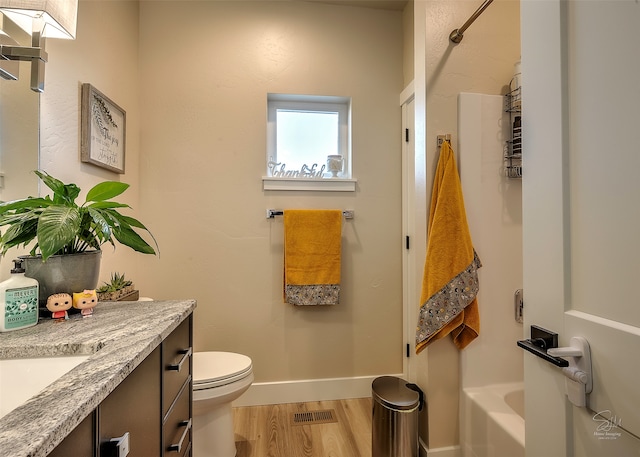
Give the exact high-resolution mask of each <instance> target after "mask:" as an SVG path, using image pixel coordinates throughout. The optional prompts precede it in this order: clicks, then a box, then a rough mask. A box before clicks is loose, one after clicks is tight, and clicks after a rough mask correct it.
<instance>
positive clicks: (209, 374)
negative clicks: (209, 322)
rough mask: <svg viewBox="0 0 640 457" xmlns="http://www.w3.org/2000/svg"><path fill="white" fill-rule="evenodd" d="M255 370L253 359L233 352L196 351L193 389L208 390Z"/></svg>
mask: <svg viewBox="0 0 640 457" xmlns="http://www.w3.org/2000/svg"><path fill="white" fill-rule="evenodd" d="M252 372H253V367H252V364H251V359H250V358H249V357H247V356H246V355H242V354H236V353H233V352H195V353H194V354H193V390H194V391H198V390H206V389H213V388H216V387H221V386H225V385H227V384H232V383H234V382H237V381H240V380H242V379H244V378H246V377H247V376H250V375H251V374H252Z"/></svg>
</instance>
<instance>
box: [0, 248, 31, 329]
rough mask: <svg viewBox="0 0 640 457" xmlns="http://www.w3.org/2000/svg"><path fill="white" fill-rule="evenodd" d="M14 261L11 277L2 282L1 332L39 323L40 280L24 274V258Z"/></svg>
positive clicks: (0, 305)
mask: <svg viewBox="0 0 640 457" xmlns="http://www.w3.org/2000/svg"><path fill="white" fill-rule="evenodd" d="M13 263H14V267H13V269H12V270H11V277H10V278H9V279H7V280H6V281H3V282H2V283H0V332H9V331H12V330H18V329H21V328H26V327H31V326H34V325H36V324H37V323H38V289H39V286H38V281H36V280H35V279H33V278H27V277H26V276H25V275H24V267H23V265H22V259H15V260H14V261H13Z"/></svg>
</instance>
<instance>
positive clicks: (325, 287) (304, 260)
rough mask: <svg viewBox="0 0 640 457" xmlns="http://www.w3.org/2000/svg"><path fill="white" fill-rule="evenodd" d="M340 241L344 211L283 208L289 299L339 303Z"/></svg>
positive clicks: (308, 303)
mask: <svg viewBox="0 0 640 457" xmlns="http://www.w3.org/2000/svg"><path fill="white" fill-rule="evenodd" d="M341 241H342V211H340V210H285V211H284V299H285V302H286V303H291V304H293V305H335V304H338V303H339V298H340V259H341V250H342V243H341Z"/></svg>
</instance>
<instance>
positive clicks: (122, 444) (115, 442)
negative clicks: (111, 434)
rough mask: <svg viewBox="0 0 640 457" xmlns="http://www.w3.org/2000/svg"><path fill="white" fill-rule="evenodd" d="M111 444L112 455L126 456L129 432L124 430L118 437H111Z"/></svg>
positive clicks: (127, 453) (116, 456) (115, 456)
mask: <svg viewBox="0 0 640 457" xmlns="http://www.w3.org/2000/svg"><path fill="white" fill-rule="evenodd" d="M110 442H111V444H112V446H113V448H112V449H113V454H111V455H113V456H114V457H127V456H128V455H129V432H126V433H125V434H124V435H122V436H121V437H120V438H112V439H111V440H110Z"/></svg>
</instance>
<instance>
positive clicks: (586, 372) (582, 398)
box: [547, 336, 593, 406]
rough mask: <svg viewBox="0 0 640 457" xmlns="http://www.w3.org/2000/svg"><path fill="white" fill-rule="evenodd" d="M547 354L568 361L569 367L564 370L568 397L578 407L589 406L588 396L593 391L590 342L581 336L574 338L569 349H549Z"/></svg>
mask: <svg viewBox="0 0 640 457" xmlns="http://www.w3.org/2000/svg"><path fill="white" fill-rule="evenodd" d="M547 354H549V355H552V356H554V357H563V358H567V359H568V361H569V366H568V367H566V368H563V369H562V372H563V373H564V375H565V376H566V379H565V388H566V391H567V397H568V398H569V401H570V402H571V403H573V404H574V405H576V406H587V394H589V393H591V391H592V390H593V376H592V373H591V348H590V347H589V342H588V341H587V340H586V339H585V338H583V337H581V336H574V337H573V338H571V340H570V346H569V347H563V348H552V349H548V350H547Z"/></svg>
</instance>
